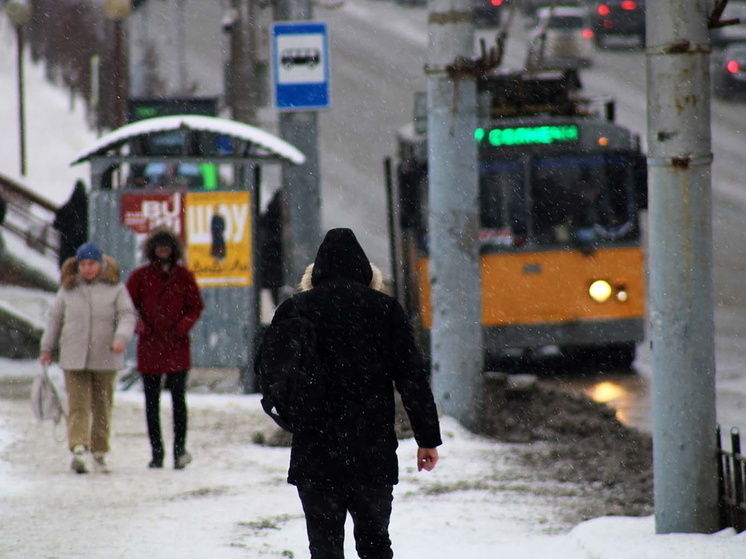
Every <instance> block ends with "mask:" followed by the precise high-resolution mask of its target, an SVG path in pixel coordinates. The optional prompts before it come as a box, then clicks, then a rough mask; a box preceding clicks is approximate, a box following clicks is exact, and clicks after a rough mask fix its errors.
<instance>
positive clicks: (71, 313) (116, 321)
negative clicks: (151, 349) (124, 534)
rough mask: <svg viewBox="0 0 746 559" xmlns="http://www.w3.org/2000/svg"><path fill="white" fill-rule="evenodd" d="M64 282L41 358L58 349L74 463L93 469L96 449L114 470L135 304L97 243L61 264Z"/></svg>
mask: <svg viewBox="0 0 746 559" xmlns="http://www.w3.org/2000/svg"><path fill="white" fill-rule="evenodd" d="M61 283H62V287H61V288H60V290H59V291H58V292H57V296H56V297H55V299H54V302H53V304H52V309H51V310H50V312H49V318H48V320H47V326H46V329H45V330H44V334H43V336H42V338H41V355H40V358H39V360H40V361H41V363H42V364H43V365H44V366H47V365H49V364H50V363H51V362H52V353H53V352H54V350H55V349H59V363H60V367H62V369H64V371H65V389H66V391H67V398H68V418H67V434H68V445H69V447H70V451H71V452H72V453H73V459H72V464H71V467H72V469H73V471H75V472H76V473H79V474H85V473H87V472H88V471H89V468H88V464H87V461H86V454H87V453H88V452H91V453H92V454H93V467H94V470H95V471H97V472H102V473H109V472H110V469H109V466H108V464H107V462H106V453H108V452H109V434H110V432H111V408H112V404H113V400H114V382H115V380H116V373H117V370H119V369H121V368H123V367H124V350H125V349H126V347H127V344H128V343H129V341H130V340H131V339H132V335H133V332H134V329H135V310H134V307H133V306H132V301H131V300H130V297H129V294H128V293H127V289H126V288H125V287H124V285H123V284H122V283H121V282H120V281H119V268H118V266H117V263H116V261H115V260H114V259H113V258H111V257H109V256H106V255H104V253H103V251H102V250H101V248H100V247H99V246H98V245H96V244H94V243H85V244H83V245H81V246H80V247H79V248H78V250H77V252H76V255H75V257H73V258H69V259H67V260H66V261H65V263H64V264H63V265H62V271H61Z"/></svg>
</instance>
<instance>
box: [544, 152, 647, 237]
mask: <svg viewBox="0 0 746 559" xmlns="http://www.w3.org/2000/svg"><path fill="white" fill-rule="evenodd" d="M629 163H630V162H629V161H628V160H627V158H626V157H623V156H620V155H616V154H604V155H576V154H573V155H564V156H559V157H552V158H546V159H538V160H536V161H535V162H534V166H533V174H532V177H533V178H532V184H531V199H532V224H533V228H532V233H533V235H532V238H533V239H534V240H535V241H536V242H538V243H540V244H551V243H563V242H570V241H571V239H572V238H573V236H574V235H575V233H576V232H577V231H579V230H581V229H586V230H593V231H594V233H593V234H594V235H595V237H596V239H597V240H604V239H619V238H622V237H623V236H625V235H627V234H631V233H632V232H633V229H634V227H633V223H634V216H635V210H634V195H633V193H634V188H633V185H634V168H633V166H631V165H630V164H629Z"/></svg>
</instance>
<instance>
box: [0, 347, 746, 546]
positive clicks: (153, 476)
mask: <svg viewBox="0 0 746 559" xmlns="http://www.w3.org/2000/svg"><path fill="white" fill-rule="evenodd" d="M0 361H2V362H1V363H0V366H3V369H5V371H6V372H7V371H8V369H14V368H15V369H16V370H17V375H16V376H17V377H21V378H22V377H23V376H24V375H27V374H29V372H31V371H33V370H34V365H33V363H30V362H20V363H18V364H16V363H15V362H9V361H8V360H0ZM5 386H7V383H6V385H0V387H1V388H2V392H0V397H2V396H5V395H8V394H9V391H8V390H6V388H5ZM189 405H190V429H189V441H188V447H189V449H190V451H191V452H192V453H193V454H194V456H195V460H194V462H193V463H192V464H191V465H190V466H189V467H188V468H187V469H186V470H183V471H175V470H173V469H171V468H170V467H166V468H164V469H163V470H149V469H148V468H147V467H146V464H147V461H148V459H149V449H148V443H147V436H146V433H145V419H144V412H143V406H142V394H141V392H140V390H139V389H138V388H137V387H134V388H132V389H131V390H129V391H126V392H123V391H119V392H117V394H116V402H115V411H114V429H113V437H112V452H111V455H110V462H111V465H112V467H113V470H114V471H113V473H112V474H111V475H96V474H90V475H85V476H80V475H75V474H73V473H71V472H70V470H69V455H68V452H67V449H66V445H65V443H64V442H58V441H55V440H54V438H53V430H52V427H51V425H50V424H49V423H39V422H37V421H36V420H35V419H33V417H32V415H31V411H30V408H29V404H28V400H27V398H25V397H16V398H2V399H0V495H2V507H0V526H2V528H0V530H1V531H2V537H1V538H0V557H3V558H6V559H28V558H31V557H55V558H58V559H66V558H73V557H75V558H79V559H81V558H82V559H86V558H90V559H94V558H96V559H98V558H100V557H107V558H111V559H117V558H121V559H140V558H142V557H150V558H159V557H163V558H170V557H180V558H183V559H189V558H195V559H197V558H199V559H203V558H205V557H210V558H211V559H222V558H229V557H252V558H253V557H262V556H266V557H295V558H302V557H308V551H307V543H306V536H305V527H304V522H303V515H302V511H301V508H300V503H299V501H298V498H297V495H296V493H295V489H294V488H293V487H292V486H289V485H288V484H287V483H286V482H285V474H286V470H287V464H288V459H289V449H287V448H277V447H268V446H260V445H257V444H254V442H253V440H255V437H256V433H264V435H265V437H268V436H271V435H272V433H273V432H274V426H273V424H272V423H271V421H270V420H269V419H267V418H266V417H265V416H264V414H263V413H262V411H261V407H260V405H259V400H258V396H256V395H250V396H243V395H217V394H199V393H190V394H189ZM163 419H164V433H166V434H168V433H170V422H169V421H170V406H169V396H168V394H167V393H166V394H164V399H163ZM442 427H443V433H444V441H445V444H444V445H443V447H442V448H441V451H442V452H441V456H442V459H441V462H440V463H439V465H438V467H437V468H436V469H435V471H433V472H430V473H425V472H422V473H417V472H416V469H415V467H414V458H413V457H414V455H415V444H414V441H413V440H411V439H409V440H405V441H402V443H401V446H400V452H399V456H400V470H401V477H402V481H401V483H400V484H399V485H398V486H397V488H396V491H395V503H394V514H393V518H392V525H391V534H392V540H393V542H394V549H395V553H396V556H397V557H404V558H407V557H410V558H418V557H427V558H428V559H446V558H448V559H452V558H459V559H485V558H490V557H495V558H500V559H510V558H516V559H534V558H535V559H539V558H541V559H545V558H557V559H564V558H573V559H585V558H588V559H591V558H593V559H596V558H598V559H606V558H612V557H613V558H615V559H622V558H625V559H626V558H629V559H640V558H642V557H646V558H651V559H664V558H665V559H670V558H672V557H677V558H690V557H691V558H697V559H710V558H712V559H716V558H717V559H736V558H739V559H741V558H743V557H744V556H745V555H746V534H742V535H738V536H736V535H735V534H734V533H733V531H732V530H727V531H724V532H723V533H721V534H718V535H711V536H704V535H676V536H654V535H653V533H654V523H653V520H652V518H600V519H595V520H591V521H588V522H585V523H582V524H580V525H579V526H577V527H575V528H573V526H574V525H575V524H576V523H577V520H576V519H577V518H578V515H579V514H582V510H583V507H584V506H585V505H587V504H588V503H587V502H585V501H584V499H587V496H583V495H582V494H581V493H580V492H578V491H576V488H575V487H574V486H573V485H572V484H560V483H557V482H553V481H548V480H546V479H542V476H541V472H538V473H537V472H533V471H531V470H530V469H528V468H527V467H525V466H523V465H521V464H519V463H518V461H517V459H516V455H517V448H518V446H519V445H509V444H501V443H497V442H495V441H493V440H490V439H486V438H483V437H479V436H475V435H473V434H471V433H469V432H467V431H465V430H464V429H462V428H461V427H460V426H459V425H458V424H457V423H456V422H455V421H453V420H452V419H450V418H447V417H446V418H443V422H442ZM57 435H58V436H60V437H62V436H63V435H64V431H63V429H62V426H59V427H58V429H57ZM168 440H169V439H168V438H167V441H168ZM167 466H170V464H169V463H168V461H167ZM346 544H347V557H349V558H352V557H355V556H356V554H355V552H354V546H353V542H352V535H351V527H349V528H348V538H347V542H346Z"/></svg>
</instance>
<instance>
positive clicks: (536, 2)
mask: <svg viewBox="0 0 746 559" xmlns="http://www.w3.org/2000/svg"><path fill="white" fill-rule="evenodd" d="M519 2H520V7H521V12H523V15H525V16H529V17H536V12H538V11H539V10H540V9H542V8H551V7H552V6H553V5H555V4H556V5H558V6H559V5H562V6H573V7H580V6H581V0H563V1H562V2H557V1H556V0H555V1H553V0H519Z"/></svg>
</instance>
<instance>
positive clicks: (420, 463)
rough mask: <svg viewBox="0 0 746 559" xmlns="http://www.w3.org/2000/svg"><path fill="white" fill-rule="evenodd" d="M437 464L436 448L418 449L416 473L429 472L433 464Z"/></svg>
mask: <svg viewBox="0 0 746 559" xmlns="http://www.w3.org/2000/svg"><path fill="white" fill-rule="evenodd" d="M437 463H438V449H437V448H418V449H417V471H418V472H421V471H422V470H427V471H428V472H429V471H431V470H432V469H433V468H434V467H435V464H437Z"/></svg>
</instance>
